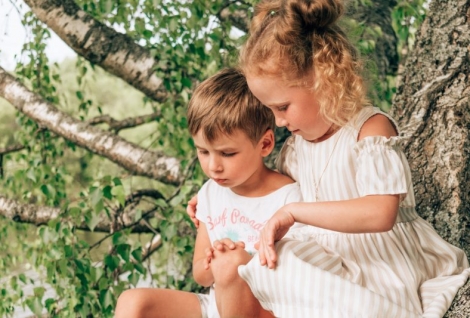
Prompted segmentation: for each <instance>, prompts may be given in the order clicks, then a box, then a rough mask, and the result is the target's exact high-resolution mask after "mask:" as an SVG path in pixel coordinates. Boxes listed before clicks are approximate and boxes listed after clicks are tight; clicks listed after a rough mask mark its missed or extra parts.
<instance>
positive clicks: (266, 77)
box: [189, 0, 470, 317]
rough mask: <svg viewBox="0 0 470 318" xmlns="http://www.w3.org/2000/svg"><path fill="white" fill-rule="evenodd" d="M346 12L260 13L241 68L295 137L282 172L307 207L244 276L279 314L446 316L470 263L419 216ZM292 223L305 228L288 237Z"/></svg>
mask: <svg viewBox="0 0 470 318" xmlns="http://www.w3.org/2000/svg"><path fill="white" fill-rule="evenodd" d="M342 13H343V5H342V1H340V0H314V1H306V0H283V1H276V0H265V1H261V3H260V4H259V5H258V6H257V7H256V9H255V15H254V18H253V21H252V24H251V28H250V35H249V38H248V40H247V42H246V44H245V46H244V48H243V50H242V52H241V56H240V62H241V67H242V69H243V71H244V73H245V75H246V77H247V81H248V85H249V87H250V90H251V91H252V92H253V94H254V95H255V96H256V97H257V98H258V99H259V100H260V101H261V102H262V103H263V104H264V105H265V106H267V107H269V108H270V109H271V110H272V111H273V113H274V115H275V117H276V124H277V125H278V126H285V127H287V129H289V130H290V131H291V132H292V134H293V136H291V137H290V139H289V140H288V141H287V142H286V144H285V145H284V147H283V149H282V151H281V155H280V160H279V169H280V170H281V172H283V173H285V174H288V175H290V176H292V178H293V179H295V180H296V181H298V182H299V184H300V187H301V192H302V196H303V199H304V202H299V203H290V204H288V205H286V206H284V207H283V208H281V209H280V210H278V211H277V212H276V213H275V214H274V216H273V217H272V218H271V219H270V220H269V222H268V223H267V224H266V225H265V226H264V228H263V230H262V232H261V237H260V242H259V249H258V250H259V260H258V259H256V258H253V259H252V260H251V261H250V262H248V264H246V265H243V264H242V266H240V267H239V268H238V272H239V274H240V276H241V278H242V279H243V280H244V281H246V283H247V284H248V285H249V287H250V289H251V291H252V292H253V294H254V296H255V297H256V298H257V299H258V300H259V302H260V304H261V305H262V307H263V308H264V309H266V310H268V311H271V312H272V313H273V314H274V315H275V316H276V317H441V316H443V315H444V314H445V312H446V311H447V309H448V307H449V306H450V304H451V302H452V299H453V298H454V296H455V294H456V292H457V290H458V289H459V288H460V287H461V286H462V285H463V284H464V283H465V282H466V280H467V278H468V276H469V274H470V269H469V268H468V267H469V264H468V260H467V258H466V256H465V253H464V252H463V251H462V250H460V249H458V248H456V247H454V246H452V245H450V244H448V243H447V242H445V241H444V240H443V239H442V238H441V237H439V235H438V234H437V233H436V232H435V231H434V230H433V229H432V227H431V226H430V225H429V224H428V223H427V222H426V221H424V220H423V219H421V218H420V217H419V216H418V215H417V213H416V211H415V207H414V206H415V198H414V193H413V187H412V181H411V174H410V169H409V167H408V164H407V161H406V158H405V156H404V154H403V152H402V150H401V143H402V142H403V141H402V138H401V137H398V127H397V125H396V123H395V122H394V121H393V120H392V119H391V118H390V117H389V116H388V115H387V114H385V113H383V112H381V111H380V110H378V109H377V108H374V107H372V106H370V105H369V102H368V101H367V98H366V89H365V86H364V84H363V80H362V78H361V76H360V71H361V68H360V63H359V60H358V56H357V53H356V51H355V49H354V48H353V46H352V45H351V43H350V42H349V41H348V39H347V37H346V36H345V34H344V32H343V31H342V30H341V28H340V26H339V25H338V23H337V22H338V18H339V17H340V16H341V14H342ZM193 203H194V202H190V205H191V204H193ZM191 209H192V207H191V206H190V207H189V210H191ZM190 214H191V213H190ZM294 222H300V223H304V224H307V225H308V226H306V227H304V228H302V229H300V230H298V231H296V232H295V233H293V234H289V235H287V236H286V237H284V235H285V234H286V233H287V231H288V229H289V228H290V227H291V226H292V225H293V224H294ZM275 242H277V243H276V244H275ZM232 286H236V285H235V284H234V285H232ZM218 288H219V290H220V291H221V292H222V291H223V290H224V289H225V290H227V291H229V290H230V289H231V288H232V287H231V285H227V286H218ZM234 288H235V287H234ZM232 291H233V290H232ZM240 292H241V289H240ZM222 294H223V292H222ZM232 294H233V293H232Z"/></svg>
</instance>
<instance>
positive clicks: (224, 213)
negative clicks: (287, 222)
mask: <svg viewBox="0 0 470 318" xmlns="http://www.w3.org/2000/svg"><path fill="white" fill-rule="evenodd" d="M300 201H302V196H301V194H300V187H299V185H298V184H297V183H291V184H288V185H285V186H283V187H282V188H280V189H277V190H276V191H274V192H271V193H270V194H268V195H265V196H262V197H244V196H241V195H238V194H236V193H234V192H233V191H232V190H230V189H229V188H225V187H222V186H219V185H218V184H217V183H216V182H215V181H213V180H209V181H207V182H206V183H204V185H203V186H202V188H201V189H200V190H199V192H198V195H197V213H196V217H197V218H198V220H199V221H201V222H203V223H204V224H205V225H206V229H207V232H208V234H209V239H210V241H211V243H213V242H214V241H215V240H220V239H223V238H230V239H231V240H232V241H234V242H237V241H243V242H245V250H246V251H247V252H249V253H250V254H253V253H254V252H255V251H256V250H255V247H254V246H255V243H256V242H258V240H259V232H260V230H261V229H262V228H263V226H264V224H265V223H266V222H267V221H268V220H269V219H270V218H271V216H272V215H273V214H274V213H275V212H276V211H277V210H279V209H280V208H281V207H283V206H284V205H286V204H287V203H291V202H300ZM301 226H303V225H301V224H298V223H296V224H295V225H294V226H292V227H291V229H294V228H298V227H301ZM198 297H199V301H200V303H201V310H202V313H203V317H208V318H219V317H220V316H219V313H218V311H217V305H216V302H215V291H214V286H212V287H211V288H210V293H209V295H203V294H198Z"/></svg>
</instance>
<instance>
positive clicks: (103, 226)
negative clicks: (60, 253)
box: [0, 195, 154, 233]
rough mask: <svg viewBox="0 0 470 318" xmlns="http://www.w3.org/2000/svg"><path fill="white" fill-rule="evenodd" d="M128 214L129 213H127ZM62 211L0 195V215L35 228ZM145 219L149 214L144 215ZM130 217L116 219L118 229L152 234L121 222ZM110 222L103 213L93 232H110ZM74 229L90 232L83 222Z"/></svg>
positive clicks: (136, 224) (142, 225) (144, 227)
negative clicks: (129, 229) (130, 229)
mask: <svg viewBox="0 0 470 318" xmlns="http://www.w3.org/2000/svg"><path fill="white" fill-rule="evenodd" d="M128 213H129V212H128ZM61 214H62V210H61V209H59V208H54V207H48V206H38V205H35V204H26V203H21V202H19V201H17V200H12V199H9V198H6V197H5V196H2V195H0V215H1V216H3V217H5V218H8V219H11V220H13V221H15V222H20V223H28V224H34V225H36V226H39V225H43V224H47V223H48V222H49V221H51V220H53V219H56V218H58V217H60V215H61ZM145 216H146V217H148V216H149V214H146V215H145ZM132 219H133V218H132V217H131V216H130V215H127V216H126V217H120V218H118V220H117V222H118V225H119V227H120V228H129V227H131V228H132V232H133V233H153V232H154V231H152V230H151V229H149V228H148V226H147V225H146V224H145V223H140V222H133V221H132V222H130V221H129V223H125V222H124V221H123V220H132ZM111 223H112V222H111V220H110V219H109V218H108V216H107V215H106V214H105V213H102V215H101V219H100V221H99V223H98V224H97V225H96V227H95V228H94V230H93V231H94V232H104V233H109V232H110V230H111ZM74 226H75V228H76V229H80V230H85V231H90V228H89V227H88V225H87V224H86V223H85V222H82V223H80V224H74Z"/></svg>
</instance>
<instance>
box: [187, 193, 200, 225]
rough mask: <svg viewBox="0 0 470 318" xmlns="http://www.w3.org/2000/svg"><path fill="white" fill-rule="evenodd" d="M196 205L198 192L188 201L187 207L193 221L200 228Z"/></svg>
mask: <svg viewBox="0 0 470 318" xmlns="http://www.w3.org/2000/svg"><path fill="white" fill-rule="evenodd" d="M196 205H197V194H196V195H195V196H193V197H192V198H191V199H190V200H189V201H188V206H187V207H186V213H188V215H189V217H190V218H191V221H193V223H194V225H195V226H196V228H198V227H199V220H198V219H196Z"/></svg>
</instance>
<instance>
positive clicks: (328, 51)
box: [240, 0, 369, 126]
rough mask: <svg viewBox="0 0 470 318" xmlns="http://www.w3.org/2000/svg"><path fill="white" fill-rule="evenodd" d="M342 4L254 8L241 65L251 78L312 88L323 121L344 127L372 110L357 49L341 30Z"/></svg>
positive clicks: (301, 0) (280, 0)
mask: <svg viewBox="0 0 470 318" xmlns="http://www.w3.org/2000/svg"><path fill="white" fill-rule="evenodd" d="M342 2H343V1H341V0H313V1H308V0H264V1H261V2H260V3H259V4H258V5H257V6H256V8H255V12H254V17H253V19H252V22H251V26H250V34H249V37H248V39H247V42H246V43H245V45H244V46H243V48H242V50H241V52H240V65H241V68H242V69H243V71H244V73H245V74H247V76H252V75H253V76H259V75H269V76H276V77H280V78H281V79H282V80H284V81H285V82H286V84H287V85H289V86H302V87H308V88H310V89H311V90H312V91H313V92H314V93H315V96H316V98H317V102H318V104H319V105H320V113H321V114H322V115H323V116H324V117H325V119H327V120H329V121H331V122H332V123H334V124H336V125H338V126H344V125H345V124H346V123H347V122H348V121H349V120H350V119H351V118H352V117H353V116H354V115H355V114H356V113H357V112H358V111H359V110H360V109H361V108H362V107H363V106H365V105H368V104H369V101H368V99H367V92H366V88H365V84H364V81H363V79H362V76H361V72H362V63H361V62H360V60H359V57H358V53H357V51H356V49H355V47H354V46H353V45H352V44H351V43H350V41H349V40H348V38H347V36H346V34H345V33H344V32H343V30H342V29H341V27H340V26H339V25H338V23H337V22H338V20H339V18H340V17H341V15H342V14H343V11H344V6H343V4H342Z"/></svg>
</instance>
